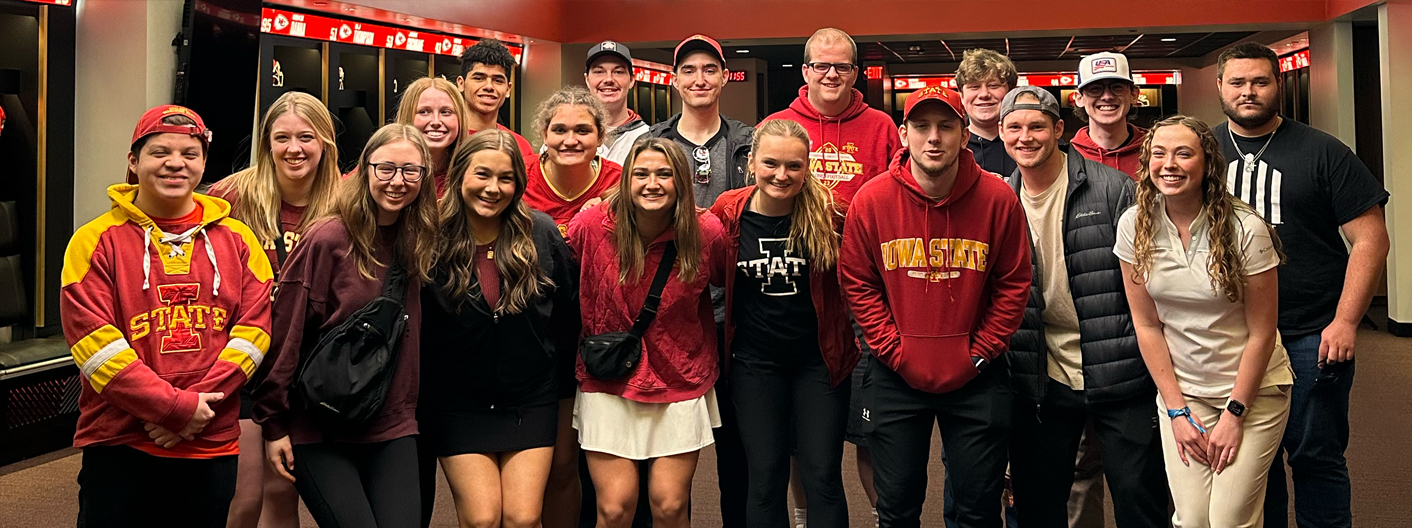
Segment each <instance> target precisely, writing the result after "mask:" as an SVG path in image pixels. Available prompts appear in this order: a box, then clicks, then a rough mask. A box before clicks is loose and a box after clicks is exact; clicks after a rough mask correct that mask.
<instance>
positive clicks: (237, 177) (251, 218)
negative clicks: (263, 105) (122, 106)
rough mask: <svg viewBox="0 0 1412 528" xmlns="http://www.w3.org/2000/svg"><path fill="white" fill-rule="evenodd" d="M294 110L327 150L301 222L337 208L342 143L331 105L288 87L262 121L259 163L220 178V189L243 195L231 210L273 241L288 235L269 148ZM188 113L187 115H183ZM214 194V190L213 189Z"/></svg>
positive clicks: (307, 222)
mask: <svg viewBox="0 0 1412 528" xmlns="http://www.w3.org/2000/svg"><path fill="white" fill-rule="evenodd" d="M291 112H292V113H294V115H297V116H299V117H300V118H301V119H303V120H304V121H305V122H307V123H309V127H310V128H313V129H314V135H315V136H317V137H318V139H319V144H320V145H321V146H322V147H323V153H322V154H320V156H319V165H318V166H317V167H314V171H313V178H314V186H313V188H312V189H310V190H309V203H308V205H307V207H306V208H305V209H304V217H303V219H302V220H301V221H300V222H299V230H300V231H301V232H302V231H304V230H305V229H306V228H307V227H308V226H310V225H312V224H313V223H314V222H315V221H316V220H318V219H319V218H322V217H325V216H328V215H329V214H332V213H333V208H334V203H335V201H336V200H337V195H338V182H339V179H340V176H339V173H338V144H337V143H335V142H334V137H335V134H334V128H333V118H332V117H329V113H328V108H327V107H325V106H324V104H323V103H322V102H320V101H319V100H318V99H317V98H315V97H314V96H312V95H309V94H306V93H303V92H288V93H285V94H284V95H281V96H279V99H275V103H274V104H273V105H270V108H269V110H266V111H265V119H264V120H263V121H262V122H261V123H260V135H259V138H258V139H257V143H256V144H257V145H258V147H257V148H256V149H255V164H254V165H253V166H251V167H250V168H248V169H245V170H243V171H240V172H237V173H235V174H232V175H230V176H228V177H226V179H224V180H221V181H220V182H218V183H217V184H216V185H215V187H216V189H218V191H216V193H219V192H222V191H223V190H225V189H231V190H234V191H235V195H236V196H237V197H238V199H237V200H236V203H235V207H234V208H232V210H231V213H230V216H231V218H234V219H236V220H240V221H241V222H244V223H245V225H248V226H250V230H251V231H254V232H255V237H256V238H258V239H260V241H261V242H269V241H273V240H276V239H278V238H280V237H281V236H283V230H282V229H281V228H280V225H279V210H280V203H281V202H282V201H283V197H282V196H281V195H280V188H279V172H278V171H276V170H275V157H274V155H273V153H271V152H270V138H271V136H273V135H274V124H275V121H277V120H279V118H281V117H284V116H285V115H286V114H289V113H291ZM182 117H184V116H182ZM213 194H214V193H213Z"/></svg>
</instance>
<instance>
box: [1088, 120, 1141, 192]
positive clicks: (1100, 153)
mask: <svg viewBox="0 0 1412 528" xmlns="http://www.w3.org/2000/svg"><path fill="white" fill-rule="evenodd" d="M1128 134H1129V137H1128V142H1127V143H1124V144H1123V145H1122V146H1120V147H1118V148H1115V149H1113V150H1108V149H1106V148H1103V147H1100V146H1098V143H1094V142H1093V138H1092V137H1089V135H1088V127H1083V128H1080V129H1079V131H1078V133H1076V134H1074V139H1073V140H1072V141H1070V144H1072V145H1073V146H1074V148H1076V149H1078V151H1079V154H1082V155H1083V157H1085V158H1088V159H1091V160H1093V161H1097V162H1099V163H1102V164H1104V165H1107V166H1109V167H1113V168H1115V169H1118V170H1119V171H1122V172H1123V174H1127V175H1128V177H1129V178H1132V179H1134V180H1136V179H1137V168H1138V165H1141V164H1142V160H1141V159H1139V157H1140V156H1141V154H1142V141H1143V140H1144V139H1146V138H1147V129H1146V128H1142V127H1139V126H1137V125H1134V124H1132V123H1128Z"/></svg>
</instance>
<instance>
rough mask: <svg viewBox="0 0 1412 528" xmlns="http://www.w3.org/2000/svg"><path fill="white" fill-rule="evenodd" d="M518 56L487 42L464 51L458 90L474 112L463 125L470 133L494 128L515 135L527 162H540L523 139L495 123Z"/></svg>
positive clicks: (496, 42)
mask: <svg viewBox="0 0 1412 528" xmlns="http://www.w3.org/2000/svg"><path fill="white" fill-rule="evenodd" d="M515 67H516V64H515V56H514V55H511V54H510V50H509V49H508V48H506V47H505V45H504V44H502V43H501V42H500V41H498V40H495V39H485V40H482V41H480V42H477V43H475V44H474V45H472V46H471V47H469V48H466V50H465V51H462V52H461V76H460V77H457V78H456V87H457V88H460V89H461V96H462V97H465V98H466V106H467V107H469V108H470V109H471V115H470V116H467V117H468V118H467V120H466V122H465V123H462V124H461V126H462V127H463V128H465V129H466V131H465V132H466V133H467V134H474V133H476V132H480V131H482V130H488V129H490V128H491V127H495V128H499V129H500V130H504V131H506V132H509V133H510V134H512V135H514V136H515V142H516V143H519V145H520V153H521V154H522V155H524V157H525V163H531V162H533V161H535V160H538V159H539V154H538V153H536V152H535V151H534V147H532V146H530V142H529V141H526V140H525V138H524V137H523V136H520V135H519V134H517V133H515V131H513V130H510V129H508V128H505V126H504V125H501V124H499V123H497V122H496V119H497V118H498V117H499V116H500V105H503V104H505V100H506V99H507V98H509V97H510V88H512V87H513V83H512V82H511V81H510V72H512V71H515Z"/></svg>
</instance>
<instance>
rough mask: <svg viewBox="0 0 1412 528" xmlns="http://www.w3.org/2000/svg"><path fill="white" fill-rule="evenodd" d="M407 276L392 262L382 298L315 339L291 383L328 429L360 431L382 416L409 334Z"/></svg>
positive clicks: (378, 298) (369, 303)
mask: <svg viewBox="0 0 1412 528" xmlns="http://www.w3.org/2000/svg"><path fill="white" fill-rule="evenodd" d="M407 282H408V278H407V271H406V270H404V269H403V268H402V265H401V264H400V263H398V262H397V261H396V259H395V258H394V259H393V262H392V267H391V268H389V269H388V270H387V276H386V277H385V278H384V281H383V286H382V295H380V296H378V297H377V298H375V299H373V300H372V301H369V302H368V304H367V305H364V306H363V307H362V308H359V309H358V311H356V312H353V314H352V315H349V316H348V319H345V320H344V321H343V323H342V324H339V325H338V326H335V327H333V328H332V329H330V330H328V331H327V332H325V333H324V334H323V335H322V336H320V337H319V342H318V344H316V345H314V348H313V349H312V350H310V351H309V353H308V355H306V356H305V357H304V362H303V364H302V365H300V368H299V372H298V375H297V376H296V378H295V383H296V384H297V385H298V391H299V395H300V396H301V397H302V398H303V400H304V403H305V405H306V406H307V407H308V409H309V410H310V411H311V412H313V413H314V414H315V415H316V416H318V417H319V418H320V419H321V420H322V421H324V422H325V423H327V424H330V425H345V426H346V425H360V424H363V423H366V422H368V421H369V420H371V419H372V418H374V417H376V416H377V415H378V411H380V410H382V405H383V403H384V402H385V401H386V400H387V390H388V388H389V387H391V386H392V378H393V375H394V374H396V372H397V356H398V353H399V351H400V349H401V348H402V335H403V334H404V333H406V329H407V319H408V317H407V306H406V300H407Z"/></svg>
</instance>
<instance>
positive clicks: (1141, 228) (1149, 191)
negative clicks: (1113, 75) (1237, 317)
mask: <svg viewBox="0 0 1412 528" xmlns="http://www.w3.org/2000/svg"><path fill="white" fill-rule="evenodd" d="M1168 126H1184V127H1187V128H1188V129H1190V130H1191V131H1192V132H1195V133H1196V136H1197V137H1198V138H1200V139H1201V154H1202V159H1203V160H1204V163H1203V164H1202V166H1201V169H1202V178H1201V212H1200V213H1199V214H1198V218H1201V219H1204V220H1205V221H1206V225H1207V228H1208V229H1209V232H1208V233H1209V234H1208V236H1209V237H1210V251H1211V252H1210V257H1209V258H1208V260H1207V264H1206V272H1207V273H1208V274H1209V275H1210V276H1211V289H1212V291H1215V292H1217V293H1221V294H1223V295H1225V296H1226V299H1227V300H1229V301H1231V302H1238V301H1240V300H1241V297H1242V294H1243V290H1244V288H1245V281H1246V277H1245V262H1244V260H1245V259H1244V253H1242V251H1241V247H1240V233H1239V230H1240V220H1238V219H1237V218H1236V211H1237V210H1239V211H1242V212H1246V213H1249V214H1256V213H1255V210H1254V209H1252V208H1251V207H1250V205H1248V204H1246V203H1245V202H1243V201H1240V200H1239V199H1237V198H1236V197H1235V196H1232V195H1231V193H1230V192H1228V191H1227V188H1226V179H1225V178H1224V177H1222V176H1223V175H1224V174H1225V172H1224V171H1225V167H1226V158H1225V156H1224V155H1223V154H1222V153H1221V145H1220V144H1219V143H1218V142H1217V141H1216V135H1215V134H1212V133H1211V128H1210V127H1208V126H1206V123H1203V122H1202V121H1201V120H1200V119H1197V118H1195V117H1189V116H1184V115H1176V116H1172V117H1168V118H1166V119H1163V120H1161V121H1159V122H1157V124H1156V125H1153V126H1152V129H1151V130H1149V131H1148V133H1147V138H1146V139H1144V140H1143V141H1142V154H1141V160H1142V161H1141V163H1140V164H1139V165H1138V169H1137V199H1136V201H1135V203H1134V204H1133V207H1135V208H1137V218H1136V220H1137V229H1136V231H1137V233H1136V235H1135V236H1134V240H1133V255H1134V262H1133V282H1134V283H1137V284H1142V283H1145V282H1147V274H1148V272H1149V271H1150V270H1151V268H1152V253H1153V250H1154V247H1153V237H1154V235H1155V233H1156V231H1157V225H1158V223H1159V222H1161V221H1162V220H1161V219H1159V218H1157V215H1159V214H1161V213H1159V212H1158V200H1159V199H1160V197H1161V196H1162V194H1161V192H1159V191H1158V190H1157V185H1156V184H1154V183H1152V174H1151V171H1150V169H1148V163H1149V162H1150V161H1151V160H1152V138H1154V137H1157V131H1158V130H1159V129H1161V128H1162V127H1168ZM1266 229H1269V231H1270V240H1271V241H1272V242H1273V243H1274V245H1275V251H1276V253H1277V254H1278V255H1279V259H1280V261H1281V262H1284V260H1285V254H1284V251H1283V250H1282V248H1281V244H1280V237H1279V235H1277V234H1275V230H1274V229H1273V228H1271V227H1270V226H1269V225H1268V224H1267V225H1266Z"/></svg>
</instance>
